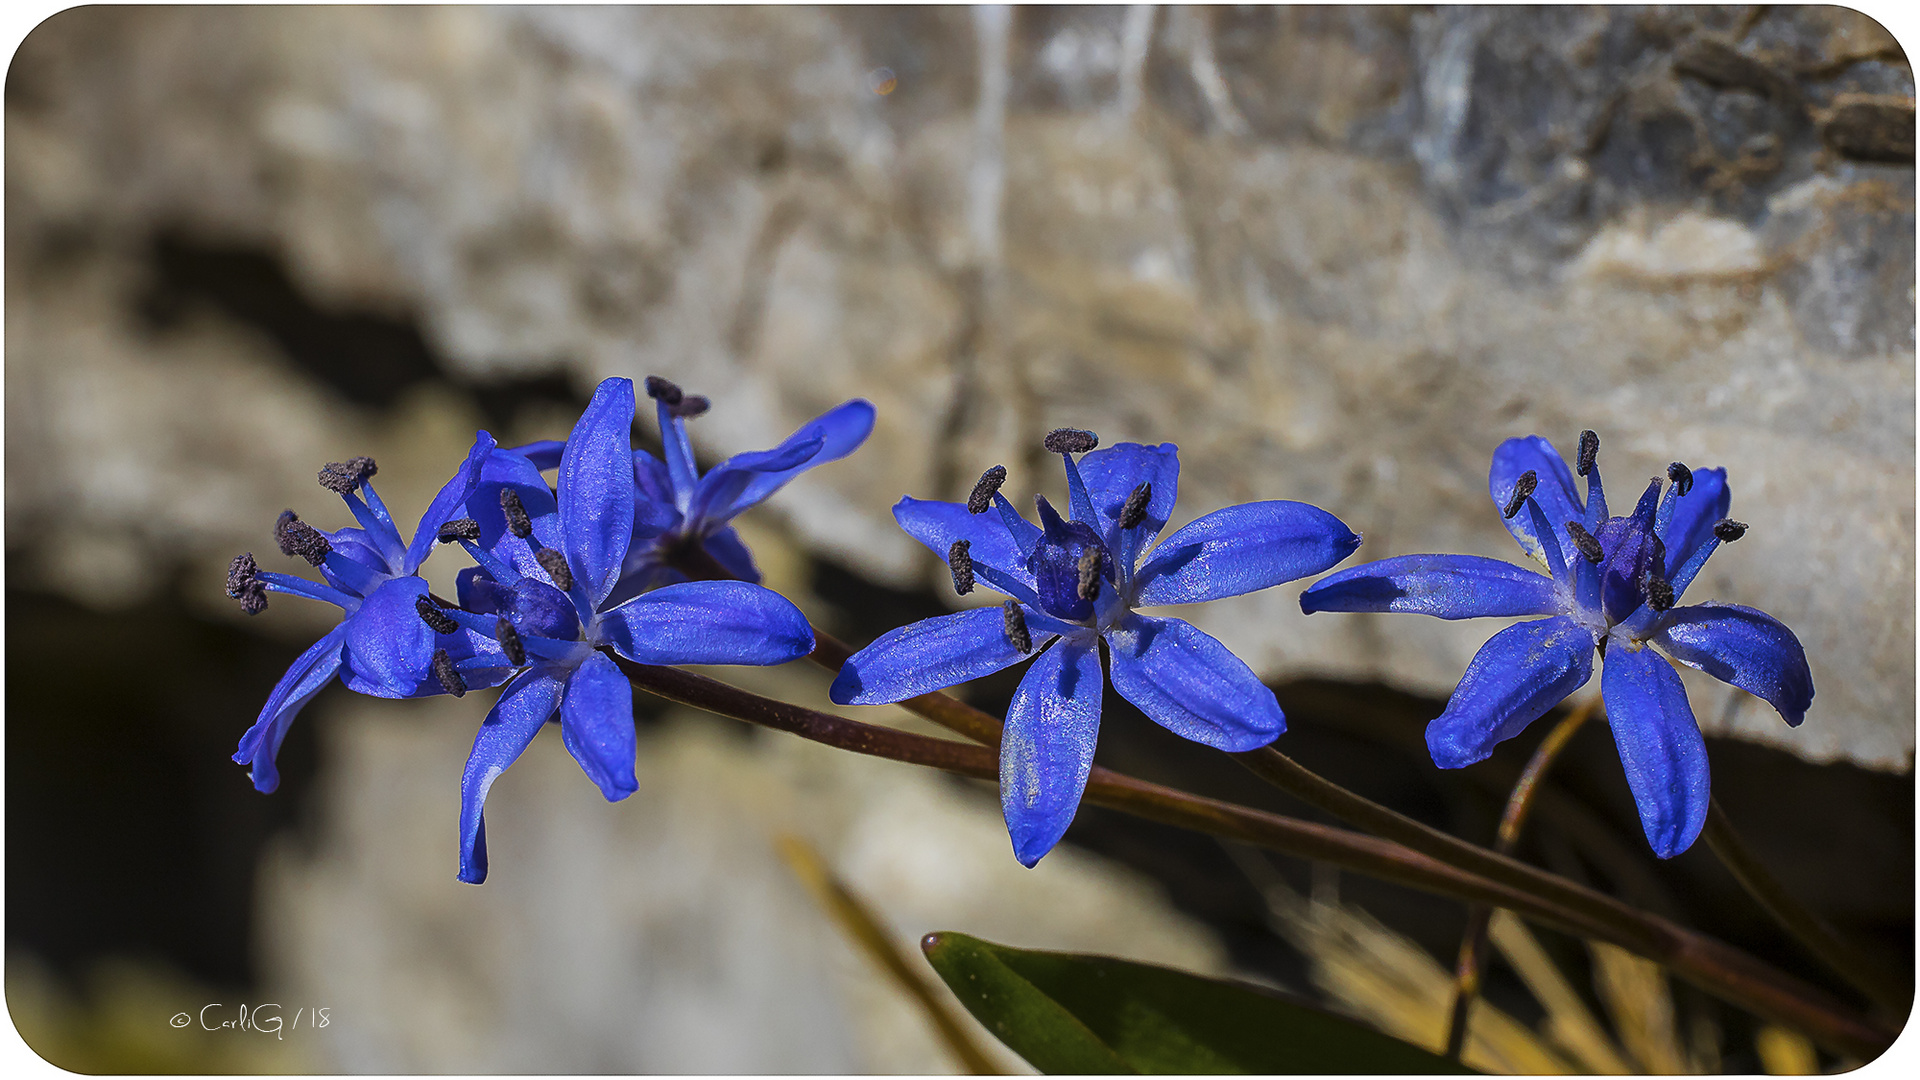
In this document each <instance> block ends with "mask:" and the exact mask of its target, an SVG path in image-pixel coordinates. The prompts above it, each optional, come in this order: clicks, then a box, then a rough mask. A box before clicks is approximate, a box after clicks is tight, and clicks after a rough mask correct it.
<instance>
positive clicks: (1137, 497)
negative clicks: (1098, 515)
mask: <svg viewBox="0 0 1920 1080" xmlns="http://www.w3.org/2000/svg"><path fill="white" fill-rule="evenodd" d="M1151 498H1153V485H1152V484H1141V485H1140V486H1139V487H1137V488H1134V489H1133V494H1131V495H1129V496H1127V504H1126V505H1125V506H1122V507H1121V508H1120V527H1121V528H1123V529H1131V528H1133V527H1134V526H1135V525H1138V524H1140V523H1141V522H1143V521H1145V520H1147V500H1149V499H1151Z"/></svg>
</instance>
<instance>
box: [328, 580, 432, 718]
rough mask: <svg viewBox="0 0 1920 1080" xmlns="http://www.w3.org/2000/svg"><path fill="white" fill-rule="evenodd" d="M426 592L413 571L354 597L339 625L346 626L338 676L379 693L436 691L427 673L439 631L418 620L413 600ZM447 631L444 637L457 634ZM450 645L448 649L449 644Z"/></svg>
mask: <svg viewBox="0 0 1920 1080" xmlns="http://www.w3.org/2000/svg"><path fill="white" fill-rule="evenodd" d="M425 595H427V583H426V581H425V580H423V579H421V578H417V577H400V578H391V579H389V580H388V581H387V582H385V583H384V584H382V585H381V586H380V587H379V588H377V589H375V590H373V595H371V596H369V597H367V598H366V599H365V600H363V601H361V603H360V610H359V611H356V612H354V613H353V614H352V615H350V616H348V617H347V620H346V622H344V623H342V624H341V625H342V626H343V627H345V628H346V631H347V656H346V670H345V671H344V672H342V673H341V676H340V678H341V681H342V682H345V683H346V684H347V687H348V689H350V690H353V691H355V692H357V693H362V694H370V695H372V696H374V697H384V698H410V697H421V696H424V695H428V694H437V693H440V692H441V689H440V683H439V681H438V680H436V679H435V678H434V677H433V673H432V663H433V651H434V650H435V649H437V648H440V647H441V642H442V640H443V639H442V637H441V635H439V634H436V633H434V632H433V628H432V627H430V626H428V625H427V624H426V623H424V622H422V621H421V619H420V612H419V610H418V609H417V608H416V607H415V606H414V604H415V602H416V601H417V600H418V599H419V598H420V597H422V596H425ZM460 636H461V635H457V634H450V635H447V638H455V637H460ZM450 651H451V650H450Z"/></svg>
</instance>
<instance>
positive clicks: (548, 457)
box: [507, 439, 567, 472]
mask: <svg viewBox="0 0 1920 1080" xmlns="http://www.w3.org/2000/svg"><path fill="white" fill-rule="evenodd" d="M507 449H508V451H509V452H510V453H515V454H519V455H520V456H521V457H523V458H526V459H527V460H528V461H531V462H533V467H534V468H536V469H539V470H540V471H541V472H545V471H546V470H548V469H557V468H559V467H560V456H561V455H562V454H564V453H565V452H566V449H567V444H566V443H563V442H561V441H560V440H559V439H535V440H534V441H532V442H530V443H527V444H525V445H523V446H512V447H508V448H507Z"/></svg>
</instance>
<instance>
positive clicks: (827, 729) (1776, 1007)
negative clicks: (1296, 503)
mask: <svg viewBox="0 0 1920 1080" xmlns="http://www.w3.org/2000/svg"><path fill="white" fill-rule="evenodd" d="M613 659H614V662H615V663H616V664H618V665H619V666H620V668H621V670H622V671H623V672H624V673H625V674H626V676H627V678H628V679H630V680H631V681H632V683H633V685H635V686H638V687H640V688H641V689H643V690H647V691H649V692H651V693H654V694H657V695H659V696H661V697H664V698H666V699H668V700H670V701H676V702H679V703H681V704H684V705H690V706H693V707H695V708H699V709H704V710H706V711H708V712H713V713H717V714H719V715H721V716H730V717H733V718H734V719H737V720H744V721H747V722H748V723H754V724H760V725H762V726H764V727H771V728H774V729H776V730H779V731H786V732H788V733H790V734H794V735H799V736H801V737H802V738H806V739H810V740H812V741H814V742H819V743H822V744H824V745H827V746H834V747H837V748H839V749H843V750H851V751H853V752H855V753H861V754H868V755H871V756H875V757H884V758H888V759H890V760H894V761H903V762H906V763H908V764H915V765H925V766H929V767H932V768H937V769H942V770H944V771H947V772H952V773H957V774H959V775H962V776H972V777H975V778H978V779H982V780H991V779H994V778H995V777H997V776H998V775H999V762H998V758H997V756H996V755H995V754H994V752H993V751H992V750H991V749H989V748H987V747H985V746H975V745H968V744H966V743H960V742H952V741H949V740H945V739H936V738H932V737H929V736H925V735H916V734H913V733H910V732H905V731H896V730H894V729H891V728H883V727H877V726H874V725H871V724H863V723H861V722H859V721H856V720H848V719H846V718H844V717H839V716H832V715H829V714H827V713H822V712H817V711H815V710H812V709H807V708H804V707H801V706H798V705H793V704H790V703H787V702H782V701H775V700H772V699H770V698H764V697H760V696H759V695H757V694H752V693H749V692H747V691H745V690H741V689H739V688H737V687H733V686H729V685H727V684H725V683H722V682H719V681H717V680H714V679H709V678H707V677H706V676H703V675H696V674H694V673H692V672H688V671H682V670H680V669H677V668H669V667H658V666H654V665H649V664H637V663H633V662H631V661H628V660H625V659H622V658H619V657H615V658H613ZM1261 755H1271V756H1273V757H1277V758H1282V759H1283V760H1284V757H1283V755H1279V754H1277V753H1275V752H1273V751H1271V750H1265V751H1254V752H1252V753H1251V754H1248V755H1241V759H1242V761H1246V760H1247V759H1248V758H1250V757H1257V756H1261ZM1257 764H1258V763H1257ZM1287 764H1289V765H1291V764H1292V763H1291V762H1287ZM1293 768H1294V769H1296V770H1297V769H1298V768H1299V767H1298V766H1297V765H1294V766H1293ZM1256 771H1259V770H1258V769H1256ZM1300 771H1301V772H1304V771H1305V770H1300ZM1307 775H1308V776H1311V775H1312V774H1310V773H1309V774H1307ZM1313 779H1314V780H1316V781H1318V782H1319V783H1320V784H1322V785H1326V786H1328V787H1331V786H1332V785H1330V784H1327V783H1326V781H1324V780H1319V778H1318V777H1313ZM1350 797H1351V798H1358V797H1357V796H1350ZM1086 798H1087V800H1088V801H1090V802H1093V803H1095V804H1097V805H1101V806H1106V807H1108V808H1110V809H1114V810H1119V811H1121V812H1123V813H1128V814H1132V815H1134V816H1136V817H1142V818H1146V819H1148V820H1150V821H1158V822H1161V823H1163V824H1168V825H1177V826H1180V827H1182V828H1188V829H1193V830H1195V831H1197V832H1203V833H1207V834H1209V835H1212V836H1220V837H1225V838H1228V839H1233V840H1240V841H1243V842H1246V843H1249V844H1253V845H1256V846H1259V847H1264V848H1267V849H1268V850H1271V851H1275V852H1279V853H1281V854H1284V855H1292V856H1295V857H1297V858H1303V859H1310V860H1315V861H1319V862H1325V863H1328V864H1330V865H1334V866H1339V867H1341V868H1343V869H1348V870H1352V871H1354V872H1356V873H1362V874H1366V875H1368V876H1370V877H1374V878H1378V879H1380V880H1382V881H1389V882H1394V883H1396V884H1401V885H1406V886H1408V887H1410V888H1414V889H1419V890H1421V891H1423V892H1428V893H1433V894H1436V895H1440V896H1450V897H1453V898H1455V899H1460V900H1465V901H1469V902H1479V903H1484V904H1489V905H1491V906H1495V907H1503V908H1507V909H1508V910H1511V911H1513V912H1515V913H1516V914H1519V915H1522V916H1525V917H1527V918H1530V919H1533V920H1535V921H1537V922H1540V923H1542V924H1543V925H1547V926H1551V927H1554V928H1556V929H1559V930H1562V931H1565V932H1567V933H1571V934H1577V935H1580V936H1583V937H1592V938H1597V939H1600V940H1602V941H1608V942H1612V943H1613V944H1616V945H1619V946H1620V947H1622V948H1625V949H1628V950H1629V951H1632V952H1635V953H1638V954H1640V955H1642V956H1645V957H1647V958H1648V959H1650V960H1653V961H1655V962H1657V963H1660V964H1664V965H1666V966H1667V967H1668V968H1670V969H1671V970H1673V971H1674V973H1675V974H1677V975H1679V976H1681V977H1682V978H1684V979H1687V980H1688V981H1689V982H1692V983H1694V984H1695V985H1696V986H1699V987H1700V988H1701V989H1703V990H1705V991H1707V992H1708V993H1711V994H1713V995H1714V996H1716V997H1719V998H1721V999H1723V1000H1725V1001H1727V1002H1729V1003H1730V1004H1733V1005H1737V1006H1739V1007H1741V1008H1744V1009H1748V1010H1750V1011H1752V1012H1754V1013H1756V1014H1758V1015H1760V1016H1763V1017H1765V1018H1767V1019H1769V1020H1773V1021H1775V1022H1777V1023H1781V1024H1785V1025H1788V1026H1791V1027H1794V1028H1796V1029H1798V1030H1801V1031H1804V1032H1806V1033H1807V1035H1808V1036H1809V1037H1811V1038H1813V1039H1814V1040H1815V1041H1816V1042H1819V1043H1820V1044H1822V1045H1825V1046H1828V1047H1831V1048H1832V1049H1834V1050H1835V1051H1837V1052H1840V1053H1845V1054H1852V1055H1855V1056H1859V1057H1863V1058H1870V1057H1873V1056H1875V1055H1877V1054H1879V1053H1880V1052H1881V1051H1882V1050H1884V1049H1885V1048H1886V1047H1887V1046H1889V1045H1891V1043H1892V1041H1893V1039H1894V1036H1895V1035H1896V1034H1897V1032H1896V1031H1894V1030H1892V1029H1891V1028H1890V1027H1889V1026H1888V1025H1886V1024H1884V1023H1882V1022H1881V1021H1879V1020H1877V1019H1872V1018H1863V1017H1860V1016H1858V1015H1856V1014H1855V1013H1854V1012H1853V1011H1852V1010H1850V1009H1848V1008H1847V1007H1846V1006H1845V1005H1842V1004H1841V1003H1839V1002H1836V1001H1834V1000H1832V999H1831V998H1830V997H1828V996H1827V995H1826V994H1825V993H1823V992H1822V991H1820V990H1818V989H1816V988H1814V987H1811V986H1808V985H1806V984H1804V983H1801V982H1800V981H1799V980H1797V979H1795V978H1793V977H1792V976H1790V975H1787V974H1785V973H1784V972H1780V971H1778V970H1776V969H1774V968H1772V967H1770V966H1769V965H1767V964H1765V963H1764V962H1762V961H1760V960H1758V959H1756V958H1754V957H1752V956H1750V955H1748V954H1747V953H1744V952H1742V951H1741V950H1739V949H1736V948H1734V947H1732V946H1730V945H1727V944H1725V943H1723V942H1720V941H1716V940H1714V939H1713V938H1710V937H1707V936H1706V935H1704V934H1700V933H1697V932H1695V931H1691V930H1688V929H1686V928H1684V927H1681V926H1678V925H1676V924H1674V923H1672V922H1669V921H1667V920H1665V919H1662V918H1659V917H1658V916H1654V915H1650V914H1647V913H1646V912H1642V911H1639V910H1638V909H1635V908H1633V907H1630V906H1628V905H1626V904H1623V903H1621V902H1620V901H1617V900H1614V899H1612V898H1611V897H1608V896H1604V895H1602V894H1600V893H1597V892H1594V891H1593V890H1591V889H1587V888H1585V887H1583V886H1580V885H1577V884H1575V883H1573V882H1571V881H1567V880H1566V879H1564V878H1559V877H1556V876H1554V875H1552V874H1548V873H1546V872H1544V871H1540V870H1536V869H1535V868H1533V867H1529V866H1526V865H1525V864H1523V863H1518V862H1515V861H1513V860H1511V859H1507V858H1505V857H1504V856H1499V855H1495V854H1494V853H1492V852H1485V851H1483V850H1482V849H1479V848H1475V847H1474V846H1473V845H1471V844H1464V843H1460V842H1457V841H1456V842H1455V843H1456V844H1457V845H1458V847H1460V848H1464V849H1466V852H1467V856H1466V857H1470V858H1473V860H1474V861H1475V862H1478V863H1479V864H1481V865H1482V866H1487V867H1490V868H1492V869H1493V870H1495V871H1496V872H1498V873H1499V874H1500V876H1499V877H1495V876H1493V875H1489V874H1484V873H1481V872H1480V871H1479V870H1477V869H1466V868H1464V867H1463V866H1462V865H1456V864H1455V863H1454V862H1452V861H1445V860H1443V859H1441V858H1439V857H1436V856H1434V855H1431V854H1427V853H1423V852H1421V851H1419V850H1415V849H1413V848H1411V847H1410V846H1408V845H1404V844H1402V843H1399V842H1396V841H1395V840H1392V839H1383V838H1381V837H1377V836H1367V835H1363V834H1359V833H1354V832H1351V831H1348V830H1345V829H1339V828H1334V827H1331V826H1325V825H1318V824H1315V823H1313V822H1307V821H1301V820H1299V819H1296V818H1290V817H1286V816H1284V815H1281V814H1274V813H1269V812H1267V811H1263V810H1255V809H1252V808H1250V807H1245V806H1239V805H1236V804H1233V803H1229V802H1224V801H1221V800H1218V799H1209V798H1206V797H1203V796H1199V795H1193V794H1190V793H1187V792H1184V791H1179V790H1176V789H1173V788H1168V787H1164V786H1162V785H1159V784H1153V783H1149V782H1147V781H1144V780H1140V779H1137V778H1135V777H1131V776H1127V775H1125V774H1122V773H1116V772H1114V771H1112V770H1110V769H1106V768H1104V767H1101V766H1097V765H1096V766H1094V768H1093V770H1092V774H1091V775H1090V776H1089V777H1088V782H1087V789H1086ZM1361 801H1362V802H1364V801H1365V800H1361ZM1377 809H1380V810H1382V811H1385V808H1383V807H1381V808H1377ZM1385 812H1386V813H1389V814H1390V813H1392V812H1391V811H1385ZM1395 816H1397V815H1395ZM1402 820H1406V821H1407V824H1410V825H1413V826H1415V827H1416V828H1418V829H1426V826H1424V825H1419V824H1418V823H1417V822H1412V821H1410V820H1407V819H1402ZM1436 835H1440V836H1443V837H1444V834H1436ZM1447 839H1451V838H1447ZM1473 853H1479V854H1478V856H1475V855H1474V854H1473ZM1449 854H1451V855H1454V856H1456V857H1460V856H1461V855H1462V853H1461V852H1459V851H1450V852H1449Z"/></svg>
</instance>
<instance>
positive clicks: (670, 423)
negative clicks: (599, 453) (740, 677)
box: [519, 375, 874, 603]
mask: <svg viewBox="0 0 1920 1080" xmlns="http://www.w3.org/2000/svg"><path fill="white" fill-rule="evenodd" d="M646 387H647V396H648V397H651V398H652V399H653V401H654V405H655V410H656V412H657V413H658V414H659V418H660V441H661V442H662V444H664V450H665V453H666V461H664V462H662V461H661V460H660V459H659V458H656V457H654V456H653V455H652V454H649V453H647V452H646V451H645V450H635V451H634V452H633V479H634V484H635V486H636V487H637V488H638V489H639V495H640V497H639V498H638V499H636V500H635V501H634V507H633V510H634V513H633V544H632V547H631V548H630V549H629V550H628V551H627V558H626V562H625V564H624V565H623V566H622V567H621V573H620V581H619V583H618V584H617V585H615V586H614V591H613V593H612V594H611V598H612V600H613V601H614V602H615V603H618V602H620V601H621V600H625V599H627V598H628V597H631V596H638V595H639V594H640V593H642V592H645V591H646V590H648V589H651V588H655V587H657V586H660V585H667V584H671V583H673V582H676V581H686V580H687V579H688V577H689V576H690V575H689V574H688V573H687V572H686V570H687V568H688V567H689V564H698V563H702V562H708V563H712V564H714V565H715V567H716V568H717V569H718V570H721V571H724V572H725V574H727V575H729V576H732V577H734V578H738V579H739V580H741V581H750V582H754V583H758V582H759V580H760V571H759V570H758V569H756V568H755V567H754V565H753V556H752V554H751V553H749V552H748V551H747V547H746V545H745V544H743V543H741V542H740V534H739V533H738V532H737V531H735V530H734V528H733V526H732V525H730V524H728V523H729V522H731V521H732V520H733V519H734V518H735V517H736V516H738V515H739V514H740V512H741V511H743V510H746V509H747V508H749V507H751V506H754V505H756V504H758V503H761V502H764V501H766V499H767V498H768V497H769V496H771V495H772V494H773V493H774V492H776V491H779V490H780V489H781V488H782V487H784V486H786V484H787V482H788V481H789V480H792V479H793V478H794V477H796V476H799V475H800V474H801V473H803V472H806V471H807V470H808V469H811V468H813V467H814V466H816V465H825V464H826V463H827V462H829V461H838V460H839V459H841V458H843V457H846V456H847V455H848V454H851V453H853V452H854V451H855V450H857V449H859V448H860V444H861V443H863V442H865V441H866V440H867V436H868V435H869V434H871V433H872V432H873V417H874V411H873V405H872V404H870V403H869V402H866V401H862V400H860V399H858V398H856V399H854V400H853V401H848V402H844V403H842V404H840V405H837V406H835V407H833V408H831V409H829V410H827V411H826V412H824V413H822V414H820V415H819V416H817V417H814V418H813V419H812V420H810V421H808V422H807V423H806V424H805V425H803V426H802V427H801V428H800V430H798V431H796V432H794V433H793V434H792V435H790V436H788V437H787V440H786V441H785V442H783V443H781V444H780V445H779V446H776V447H774V448H773V449H771V450H755V451H751V452H749V453H744V454H735V455H734V456H732V457H730V458H728V459H727V460H725V461H723V462H721V463H720V464H719V465H716V466H714V467H713V468H712V469H711V470H709V471H708V472H707V474H706V475H705V476H702V475H700V473H699V470H698V468H697V467H696V466H695V464H694V460H693V446H692V444H691V443H689V442H688V441H687V421H688V420H690V419H692V418H693V417H696V416H699V415H700V414H702V413H704V412H706V411H707V408H708V406H709V404H710V403H709V402H708V401H707V399H706V398H704V397H702V396H700V395H698V394H688V393H685V392H684V391H682V390H681V389H680V387H678V386H676V385H674V384H673V383H671V382H669V381H667V380H666V379H663V378H660V377H659V376H657V375H655V376H650V377H648V379H647V383H646ZM559 449H560V444H559V443H555V442H545V443H534V444H530V445H528V446H524V447H520V448H519V450H520V452H521V453H522V454H524V455H525V456H526V457H527V458H528V459H529V460H531V461H533V462H534V464H536V465H538V466H539V467H540V468H542V469H548V468H552V467H553V466H554V464H556V463H558V462H559V460H560V457H559ZM692 576H698V575H692ZM713 576H718V575H713Z"/></svg>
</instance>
